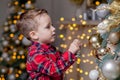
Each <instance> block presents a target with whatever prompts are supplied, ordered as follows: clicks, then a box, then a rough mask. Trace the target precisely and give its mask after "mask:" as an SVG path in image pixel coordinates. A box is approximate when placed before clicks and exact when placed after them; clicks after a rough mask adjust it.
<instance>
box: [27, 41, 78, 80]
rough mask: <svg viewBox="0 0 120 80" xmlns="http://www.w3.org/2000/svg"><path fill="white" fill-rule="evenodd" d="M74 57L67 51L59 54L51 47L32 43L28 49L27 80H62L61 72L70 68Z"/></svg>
mask: <svg viewBox="0 0 120 80" xmlns="http://www.w3.org/2000/svg"><path fill="white" fill-rule="evenodd" d="M75 60H76V57H75V55H74V54H72V53H71V52H69V51H66V52H64V53H62V54H61V53H60V52H58V51H56V49H55V48H54V47H53V46H51V45H45V44H44V45H43V44H42V45H41V44H39V43H37V42H33V43H32V45H31V46H30V47H29V48H28V56H27V63H26V67H27V72H28V73H29V79H28V80H63V72H65V70H66V69H67V68H68V67H70V66H71V65H72V64H73V63H74V61H75Z"/></svg>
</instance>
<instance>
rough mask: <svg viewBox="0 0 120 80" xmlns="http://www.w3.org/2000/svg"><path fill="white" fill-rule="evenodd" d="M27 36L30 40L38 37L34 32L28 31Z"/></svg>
mask: <svg viewBox="0 0 120 80" xmlns="http://www.w3.org/2000/svg"><path fill="white" fill-rule="evenodd" d="M29 36H30V37H31V38H32V39H35V40H36V39H38V36H37V33H36V32H35V31H30V32H29Z"/></svg>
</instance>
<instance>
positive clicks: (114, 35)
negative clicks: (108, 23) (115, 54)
mask: <svg viewBox="0 0 120 80" xmlns="http://www.w3.org/2000/svg"><path fill="white" fill-rule="evenodd" d="M108 40H109V41H110V43H112V44H114V45H116V44H117V43H118V42H119V41H120V32H111V33H110V34H109V37H108Z"/></svg>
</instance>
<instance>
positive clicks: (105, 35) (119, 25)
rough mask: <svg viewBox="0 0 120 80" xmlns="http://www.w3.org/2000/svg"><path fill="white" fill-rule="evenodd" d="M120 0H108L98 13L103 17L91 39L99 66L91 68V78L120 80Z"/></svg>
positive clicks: (96, 79)
mask: <svg viewBox="0 0 120 80" xmlns="http://www.w3.org/2000/svg"><path fill="white" fill-rule="evenodd" d="M119 5H120V0H108V4H101V5H99V6H98V7H97V8H96V13H97V15H98V16H99V17H101V18H102V19H103V18H104V19H103V21H102V22H101V23H99V24H98V25H97V27H96V29H97V31H98V33H97V34H93V35H92V36H91V37H90V39H89V41H90V43H91V44H92V46H93V47H94V53H93V55H94V56H95V58H96V63H97V64H98V68H97V69H94V70H91V71H90V73H89V77H90V79H91V80H120V6H119Z"/></svg>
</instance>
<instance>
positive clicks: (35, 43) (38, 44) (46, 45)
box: [32, 41, 51, 49]
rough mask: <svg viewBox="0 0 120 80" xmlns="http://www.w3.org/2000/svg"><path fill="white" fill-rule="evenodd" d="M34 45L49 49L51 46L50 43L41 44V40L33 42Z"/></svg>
mask: <svg viewBox="0 0 120 80" xmlns="http://www.w3.org/2000/svg"><path fill="white" fill-rule="evenodd" d="M32 45H35V46H37V47H38V46H40V47H41V48H43V49H49V48H51V45H50V44H40V43H39V42H35V41H34V42H32Z"/></svg>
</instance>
